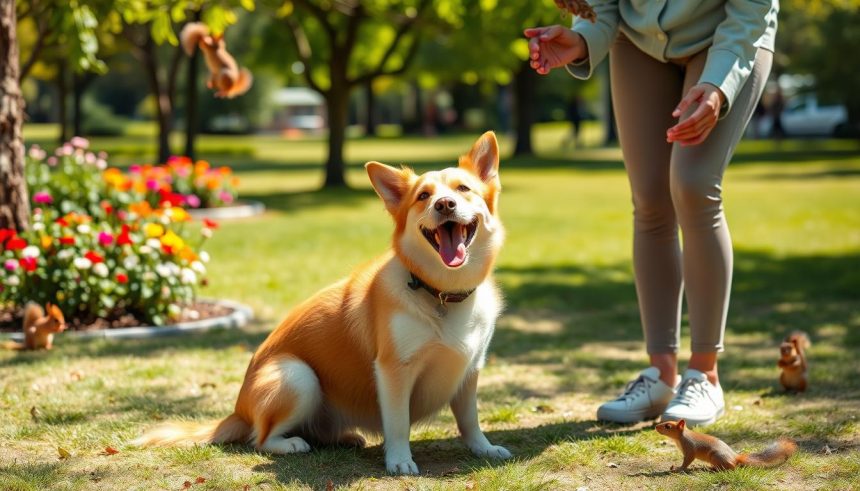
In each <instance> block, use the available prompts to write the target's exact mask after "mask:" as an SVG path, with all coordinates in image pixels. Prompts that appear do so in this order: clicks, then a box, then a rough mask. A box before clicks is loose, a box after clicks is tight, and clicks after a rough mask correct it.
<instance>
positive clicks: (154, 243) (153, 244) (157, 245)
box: [146, 239, 161, 251]
mask: <svg viewBox="0 0 860 491" xmlns="http://www.w3.org/2000/svg"><path fill="white" fill-rule="evenodd" d="M146 245H148V246H149V248H150V249H152V250H155V251H157V250H159V249H161V241H160V240H158V239H146Z"/></svg>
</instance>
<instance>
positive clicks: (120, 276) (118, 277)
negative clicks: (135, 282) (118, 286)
mask: <svg viewBox="0 0 860 491" xmlns="http://www.w3.org/2000/svg"><path fill="white" fill-rule="evenodd" d="M116 281H118V282H119V283H122V284H123V285H124V284H126V283H128V275H127V274H125V273H117V274H116Z"/></svg>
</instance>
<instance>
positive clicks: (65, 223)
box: [54, 217, 69, 227]
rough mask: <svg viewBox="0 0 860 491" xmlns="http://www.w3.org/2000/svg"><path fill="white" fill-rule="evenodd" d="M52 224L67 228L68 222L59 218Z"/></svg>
mask: <svg viewBox="0 0 860 491" xmlns="http://www.w3.org/2000/svg"><path fill="white" fill-rule="evenodd" d="M54 222H56V223H59V224H60V225H62V226H63V227H68V226H69V222H68V221H67V220H66V219H65V218H62V217H61V218H57V219H56V220H54Z"/></svg>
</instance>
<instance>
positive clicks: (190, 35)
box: [179, 22, 209, 56]
mask: <svg viewBox="0 0 860 491" xmlns="http://www.w3.org/2000/svg"><path fill="white" fill-rule="evenodd" d="M208 35H209V28H208V27H206V24H203V23H200V22H189V23H188V24H185V27H183V28H182V32H180V33H179V42H180V44H182V49H184V50H185V52H186V53H188V56H191V55H193V54H194V50H195V49H196V48H197V44H198V43H200V40H201V39H203V38H204V37H206V36H208Z"/></svg>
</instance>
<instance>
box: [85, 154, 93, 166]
mask: <svg viewBox="0 0 860 491" xmlns="http://www.w3.org/2000/svg"><path fill="white" fill-rule="evenodd" d="M84 161H85V162H86V163H88V164H90V165H92V164H95V163H96V154H94V153H92V152H87V153H85V154H84Z"/></svg>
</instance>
